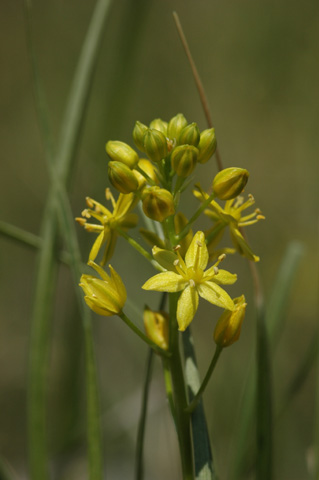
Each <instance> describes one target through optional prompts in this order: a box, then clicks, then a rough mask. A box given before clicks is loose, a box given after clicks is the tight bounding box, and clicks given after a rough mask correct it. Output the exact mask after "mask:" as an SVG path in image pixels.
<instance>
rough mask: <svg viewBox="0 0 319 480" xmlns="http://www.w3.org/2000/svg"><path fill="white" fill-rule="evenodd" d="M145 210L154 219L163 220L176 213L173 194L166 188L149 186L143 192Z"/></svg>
mask: <svg viewBox="0 0 319 480" xmlns="http://www.w3.org/2000/svg"><path fill="white" fill-rule="evenodd" d="M142 199H143V212H144V213H145V215H146V216H147V217H149V218H151V219H152V220H156V221H157V222H163V220H165V218H167V217H169V216H170V215H173V214H174V213H175V207H174V198H173V195H172V194H171V193H170V192H169V191H168V190H165V189H164V188H160V187H149V188H145V189H144V192H143V197H142Z"/></svg>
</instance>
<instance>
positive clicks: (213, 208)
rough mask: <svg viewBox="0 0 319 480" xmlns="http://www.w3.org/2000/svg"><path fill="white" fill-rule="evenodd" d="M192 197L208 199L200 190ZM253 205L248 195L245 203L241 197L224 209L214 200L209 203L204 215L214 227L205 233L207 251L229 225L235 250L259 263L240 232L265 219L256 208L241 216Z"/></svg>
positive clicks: (231, 201)
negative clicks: (210, 220) (212, 222)
mask: <svg viewBox="0 0 319 480" xmlns="http://www.w3.org/2000/svg"><path fill="white" fill-rule="evenodd" d="M194 195H195V197H196V198H198V199H199V200H202V201H205V200H206V199H207V198H208V194H207V193H205V192H203V191H202V190H201V189H200V191H194ZM254 203H255V200H254V197H253V196H252V195H248V200H246V201H244V197H242V196H239V197H236V198H235V199H232V200H227V201H226V203H225V207H224V208H222V207H221V206H220V205H219V204H218V203H217V202H215V200H212V201H211V202H210V204H209V205H208V208H207V209H206V210H204V213H205V214H206V215H207V216H208V217H210V218H211V219H212V220H213V221H214V222H215V225H214V226H213V227H212V228H211V229H210V230H209V231H208V232H206V237H207V241H208V245H209V250H211V249H213V248H214V247H215V245H217V244H218V242H219V241H220V239H221V237H222V235H223V233H224V230H225V228H226V227H227V225H229V231H230V236H231V239H232V242H233V244H234V247H235V249H236V250H237V251H238V252H239V253H240V254H241V255H243V256H244V257H246V258H248V259H249V260H253V261H254V262H258V261H259V257H257V255H255V254H254V253H253V251H252V249H251V248H250V246H249V245H248V243H247V241H246V240H245V238H244V237H243V235H242V233H241V232H240V228H241V227H247V226H248V225H253V224H254V223H257V222H258V221H259V220H264V218H265V217H264V216H263V215H262V214H261V211H260V210H259V209H258V208H256V210H255V211H254V212H253V213H250V214H248V215H245V216H243V215H242V213H243V211H244V210H246V209H247V208H249V207H251V206H252V205H254ZM228 251H229V249H228Z"/></svg>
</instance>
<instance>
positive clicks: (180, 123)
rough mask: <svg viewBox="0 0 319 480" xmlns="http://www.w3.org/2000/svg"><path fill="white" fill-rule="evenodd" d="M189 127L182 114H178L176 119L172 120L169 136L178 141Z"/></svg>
mask: <svg viewBox="0 0 319 480" xmlns="http://www.w3.org/2000/svg"><path fill="white" fill-rule="evenodd" d="M186 125H187V120H186V118H185V117H184V115H183V114H182V113H178V114H177V115H175V117H173V118H171V119H170V121H169V124H168V128H167V136H168V138H170V139H172V140H173V139H174V138H175V139H176V141H177V139H178V137H179V135H180V133H181V131H182V130H183V128H184V127H186Z"/></svg>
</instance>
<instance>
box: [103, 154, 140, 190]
mask: <svg viewBox="0 0 319 480" xmlns="http://www.w3.org/2000/svg"><path fill="white" fill-rule="evenodd" d="M108 175H109V179H110V182H111V183H112V185H113V187H115V188H116V189H117V190H118V191H119V192H121V193H131V192H135V191H136V190H137V187H138V181H137V178H136V176H135V175H134V173H133V172H132V170H131V169H130V168H129V167H128V166H127V165H125V164H124V163H121V162H109V165H108Z"/></svg>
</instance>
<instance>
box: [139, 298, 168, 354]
mask: <svg viewBox="0 0 319 480" xmlns="http://www.w3.org/2000/svg"><path fill="white" fill-rule="evenodd" d="M143 320H144V327H145V331H146V335H147V336H148V338H149V339H150V340H152V342H154V343H155V344H156V345H158V346H159V347H161V348H162V349H163V350H168V343H169V340H168V333H169V317H168V314H167V313H166V312H163V311H159V312H154V311H153V310H151V309H150V308H148V307H145V309H144V314H143Z"/></svg>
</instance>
